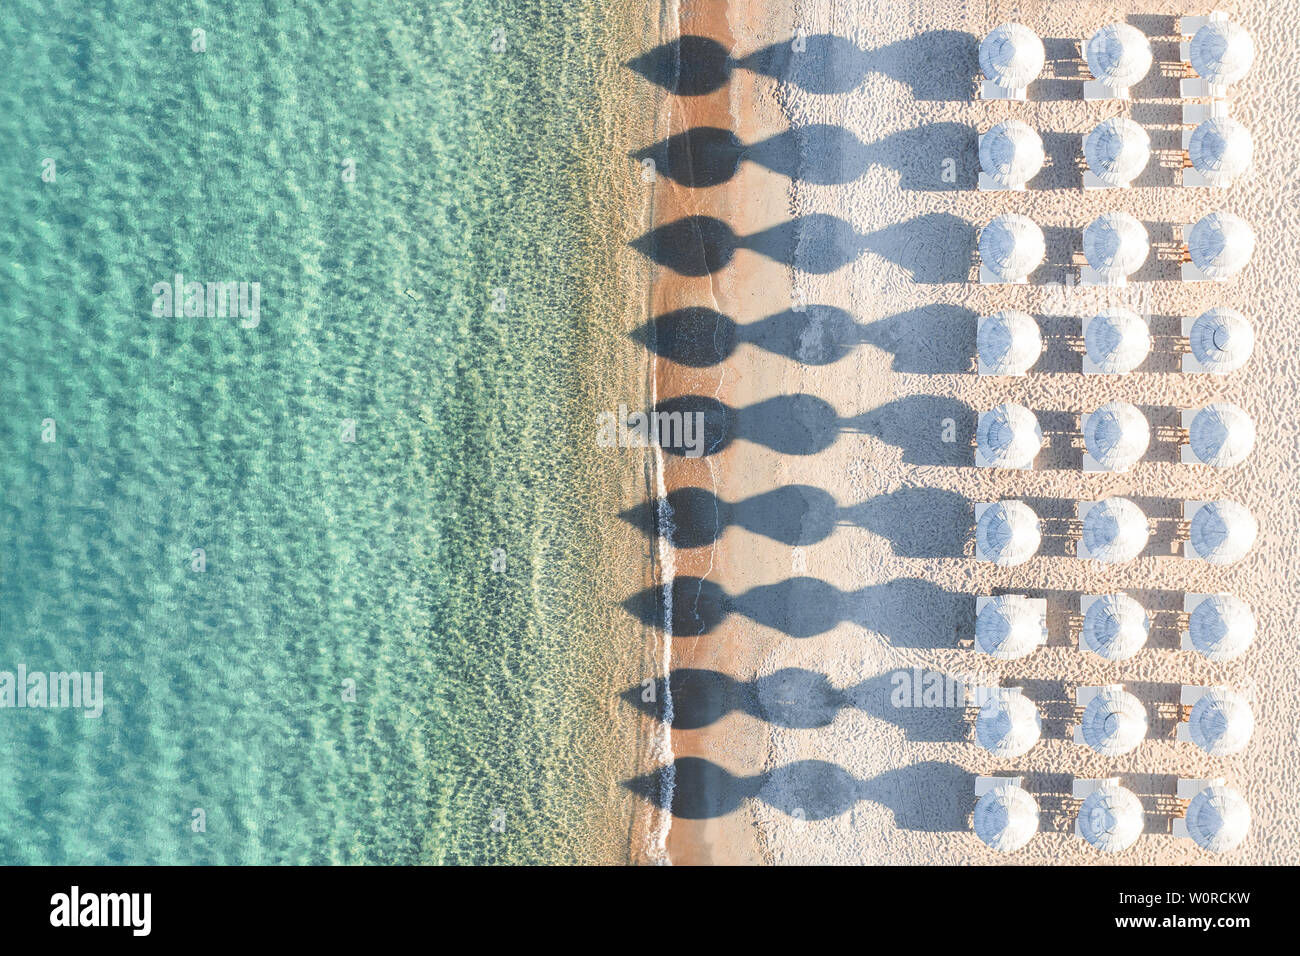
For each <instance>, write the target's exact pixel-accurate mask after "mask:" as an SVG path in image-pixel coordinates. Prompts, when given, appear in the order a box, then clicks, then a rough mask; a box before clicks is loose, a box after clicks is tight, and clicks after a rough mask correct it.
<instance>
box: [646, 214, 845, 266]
mask: <svg viewBox="0 0 1300 956" xmlns="http://www.w3.org/2000/svg"><path fill="white" fill-rule="evenodd" d="M631 246H632V248H634V249H636V250H637V251H638V252H640V253H641V254H642V255H644V256H646V257H647V258H648V259H650V260H651V261H652V262H654V263H656V264H657V265H661V266H664V267H665V268H668V269H672V270H673V271H674V272H676V273H678V274H680V275H684V276H706V275H712V274H714V273H716V272H718V271H720V270H721V269H724V268H726V267H727V266H728V265H729V264H730V263H731V260H732V259H733V258H734V257H735V255H736V252H737V251H738V250H741V249H748V250H750V251H752V252H757V253H759V254H760V255H762V256H766V257H767V258H768V259H771V260H773V261H774V262H779V263H781V264H782V265H787V266H790V267H791V268H792V269H798V270H800V271H803V272H809V273H812V274H814V275H825V274H828V273H831V272H835V271H837V270H839V269H842V268H843V267H844V266H846V265H848V264H849V263H850V262H852V261H854V260H855V259H857V258H858V256H860V255H861V254H862V251H863V248H864V246H863V240H862V237H861V236H859V235H858V233H857V232H856V231H855V230H854V228H853V226H852V225H850V224H849V223H847V222H845V221H844V220H843V219H840V218H838V217H836V216H831V215H827V214H825V213H810V214H808V215H805V216H799V217H797V218H795V219H791V220H790V221H788V222H783V223H781V224H779V225H776V226H773V227H771V228H770V229H764V230H762V231H760V232H756V233H753V234H752V235H749V236H738V235H736V234H735V233H734V232H733V231H732V230H731V227H730V226H729V225H727V224H726V223H725V222H723V221H722V220H721V219H715V218H713V217H712V216H688V217H686V218H684V219H678V220H676V221H675V222H670V223H665V224H664V225H662V226H657V227H656V228H654V229H652V230H650V231H649V232H647V233H646V234H645V235H643V236H640V237H638V238H636V239H634V240H632V242H631Z"/></svg>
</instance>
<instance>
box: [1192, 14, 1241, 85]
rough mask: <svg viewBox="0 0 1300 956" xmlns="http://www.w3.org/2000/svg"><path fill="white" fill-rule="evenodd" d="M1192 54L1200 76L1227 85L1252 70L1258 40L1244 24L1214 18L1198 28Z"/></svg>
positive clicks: (1194, 67) (1197, 73) (1193, 64)
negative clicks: (1252, 37)
mask: <svg viewBox="0 0 1300 956" xmlns="http://www.w3.org/2000/svg"><path fill="white" fill-rule="evenodd" d="M1188 53H1189V59H1190V60H1191V61H1192V69H1194V70H1195V71H1196V75H1197V76H1199V77H1201V78H1202V79H1203V80H1206V81H1208V82H1210V83H1214V84H1216V85H1218V86H1226V85H1228V84H1230V83H1236V82H1237V81H1238V80H1240V79H1241V78H1242V77H1244V76H1245V75H1246V74H1247V73H1248V72H1249V71H1250V65H1251V63H1253V62H1254V60H1255V43H1254V41H1253V40H1251V38H1250V34H1249V33H1247V32H1246V30H1245V28H1244V27H1242V26H1241V25H1240V24H1237V23H1233V22H1232V21H1231V20H1211V21H1210V22H1209V23H1207V24H1205V26H1203V27H1201V28H1200V29H1199V30H1197V31H1196V35H1195V36H1193V37H1192V42H1191V48H1190V49H1189V50H1188Z"/></svg>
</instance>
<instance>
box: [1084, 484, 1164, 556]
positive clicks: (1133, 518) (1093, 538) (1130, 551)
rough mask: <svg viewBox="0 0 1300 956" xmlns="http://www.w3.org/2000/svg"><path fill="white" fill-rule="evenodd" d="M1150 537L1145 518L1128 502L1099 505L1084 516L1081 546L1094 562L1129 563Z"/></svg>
mask: <svg viewBox="0 0 1300 956" xmlns="http://www.w3.org/2000/svg"><path fill="white" fill-rule="evenodd" d="M1149 537H1150V530H1149V529H1148V527H1147V516H1146V515H1144V514H1143V513H1142V509H1141V508H1139V507H1138V506H1137V505H1135V504H1133V502H1131V501H1129V500H1128V499H1127V498H1107V499H1106V500H1105V501H1099V502H1097V503H1096V504H1095V505H1093V506H1092V507H1091V508H1089V509H1088V513H1087V514H1086V515H1084V516H1083V544H1084V546H1085V547H1086V548H1087V549H1088V554H1089V556H1090V557H1091V558H1092V560H1094V561H1104V562H1106V563H1107V564H1123V563H1125V562H1127V561H1132V560H1133V559H1134V558H1136V557H1137V556H1138V555H1139V554H1141V553H1142V549H1143V548H1145V547H1146V546H1147V539H1148V538H1149Z"/></svg>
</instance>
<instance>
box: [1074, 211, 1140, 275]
mask: <svg viewBox="0 0 1300 956" xmlns="http://www.w3.org/2000/svg"><path fill="white" fill-rule="evenodd" d="M1150 252H1151V243H1150V241H1149V240H1148V239H1147V229H1146V226H1144V225H1142V223H1140V222H1138V221H1137V220H1136V219H1135V218H1133V217H1132V216H1130V215H1129V214H1128V213H1126V212H1108V213H1103V214H1102V215H1100V216H1098V217H1097V218H1096V219H1094V220H1093V221H1092V222H1090V223H1088V225H1087V226H1085V227H1084V230H1083V255H1084V257H1085V258H1086V259H1087V260H1088V265H1090V266H1092V267H1093V269H1095V270H1096V271H1097V272H1098V273H1099V274H1100V275H1102V276H1104V277H1105V278H1106V279H1109V280H1116V279H1124V278H1127V277H1128V276H1131V275H1132V274H1133V273H1135V272H1137V271H1138V269H1140V268H1141V267H1142V263H1144V262H1146V261H1147V255H1148V254H1149V253H1150Z"/></svg>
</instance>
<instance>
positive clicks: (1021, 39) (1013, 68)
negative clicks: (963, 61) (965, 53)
mask: <svg viewBox="0 0 1300 956" xmlns="http://www.w3.org/2000/svg"><path fill="white" fill-rule="evenodd" d="M1046 58H1047V56H1046V52H1045V51H1044V50H1043V41H1042V40H1040V39H1038V34H1036V33H1035V32H1034V31H1033V30H1031V29H1029V27H1027V26H1024V25H1023V24H1020V23H1004V24H1002V26H1000V27H995V28H994V29H993V30H992V31H991V32H990V33H989V35H988V36H986V37H985V38H984V42H983V43H981V44H980V69H981V70H983V71H984V76H985V77H987V78H988V79H989V80H991V81H992V82H994V83H996V84H997V85H998V86H1001V87H1003V88H1004V89H1008V90H1015V89H1020V88H1021V87H1025V86H1028V85H1029V84H1030V83H1031V82H1032V81H1033V80H1034V78H1035V77H1037V76H1038V74H1039V73H1041V72H1042V70H1043V62H1044V61H1045V60H1046Z"/></svg>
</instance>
